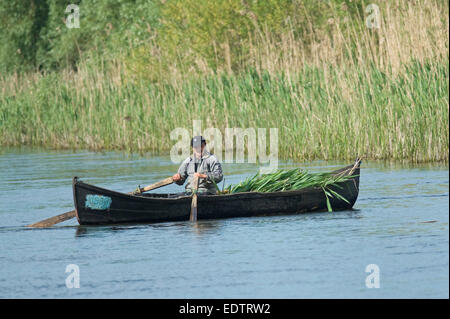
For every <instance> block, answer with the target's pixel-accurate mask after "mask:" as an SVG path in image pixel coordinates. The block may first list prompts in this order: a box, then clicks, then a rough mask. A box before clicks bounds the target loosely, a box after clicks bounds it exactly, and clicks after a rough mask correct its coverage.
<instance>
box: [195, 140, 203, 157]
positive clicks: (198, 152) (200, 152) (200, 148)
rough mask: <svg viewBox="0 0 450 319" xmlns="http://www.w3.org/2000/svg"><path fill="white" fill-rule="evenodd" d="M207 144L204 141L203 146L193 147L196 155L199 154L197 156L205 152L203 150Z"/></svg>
mask: <svg viewBox="0 0 450 319" xmlns="http://www.w3.org/2000/svg"><path fill="white" fill-rule="evenodd" d="M205 145H206V144H205V143H202V145H201V146H194V147H193V149H194V155H195V156H197V157H200V156H201V155H202V153H203V150H204V149H205Z"/></svg>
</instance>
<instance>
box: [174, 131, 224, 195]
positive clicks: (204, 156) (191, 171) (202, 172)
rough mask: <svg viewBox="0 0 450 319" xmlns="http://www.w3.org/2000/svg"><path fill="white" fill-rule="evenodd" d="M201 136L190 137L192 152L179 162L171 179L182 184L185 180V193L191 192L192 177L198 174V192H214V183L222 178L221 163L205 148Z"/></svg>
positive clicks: (203, 193) (206, 193)
mask: <svg viewBox="0 0 450 319" xmlns="http://www.w3.org/2000/svg"><path fill="white" fill-rule="evenodd" d="M205 146H206V140H205V139H204V138H203V136H195V137H193V138H192V139H191V147H192V150H193V152H192V153H193V154H192V155H191V156H189V157H188V158H186V159H185V160H184V161H183V163H181V165H180V168H179V169H178V173H176V174H175V175H173V181H174V182H175V183H177V184H178V185H183V184H184V182H185V181H186V180H187V184H186V194H192V188H193V185H192V184H193V181H194V177H195V176H198V178H199V179H198V191H197V192H198V194H201V195H214V194H216V191H217V187H216V184H217V183H219V182H220V181H221V180H222V179H223V173H222V165H220V162H219V161H218V160H217V158H216V157H215V156H214V155H213V154H211V153H209V152H208V151H207V150H206V149H205Z"/></svg>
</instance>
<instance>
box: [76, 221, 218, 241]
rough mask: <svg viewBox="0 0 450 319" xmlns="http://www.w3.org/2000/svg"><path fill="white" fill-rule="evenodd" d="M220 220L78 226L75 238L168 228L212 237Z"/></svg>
mask: <svg viewBox="0 0 450 319" xmlns="http://www.w3.org/2000/svg"><path fill="white" fill-rule="evenodd" d="M220 224H221V221H220V220H199V221H197V222H195V223H194V222H190V221H182V222H165V223H155V224H137V225H136V224H135V223H133V224H120V225H118V224H117V225H106V226H105V225H102V226H95V225H92V226H88V225H78V226H76V227H75V228H76V229H75V237H86V236H91V235H94V236H95V235H100V234H104V233H113V232H122V231H131V230H136V229H145V228H147V229H148V228H152V229H163V228H168V229H172V230H181V231H182V232H184V233H185V232H193V233H195V234H196V235H206V234H208V235H210V234H213V233H216V232H217V231H218V230H219V228H220Z"/></svg>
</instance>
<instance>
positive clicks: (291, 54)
mask: <svg viewBox="0 0 450 319" xmlns="http://www.w3.org/2000/svg"><path fill="white" fill-rule="evenodd" d="M39 3H44V4H45V3H48V5H46V6H42V5H41V6H40V5H35V6H34V8H31V9H30V8H27V7H23V6H22V7H23V8H22V7H21V8H18V7H17V8H16V7H14V6H15V5H14V4H11V2H7V3H6V2H5V3H2V4H1V5H0V6H3V7H4V8H3V9H4V10H3V11H0V12H2V13H1V14H3V15H7V16H6V17H3V18H4V19H2V20H0V21H2V22H1V23H3V24H8V23H9V24H10V25H14V22H15V20H14V19H17V16H20V14H22V15H24V16H26V15H31V16H32V17H33V19H34V20H33V19H32V18H30V20H33V21H34V23H32V22H29V21H28V22H24V23H18V22H17V21H16V23H17V24H18V25H17V29H15V33H14V32H12V31H8V30H11V29H5V28H4V27H5V25H2V29H3V31H0V40H2V42H3V43H5V46H2V48H0V57H1V59H0V60H1V62H0V70H1V76H0V144H1V145H3V146H17V145H39V146H45V147H50V148H76V149H78V148H88V149H93V150H102V149H123V150H128V151H142V152H144V151H158V152H168V151H169V150H170V148H171V147H172V145H173V144H174V143H175V141H171V140H170V132H171V131H172V130H173V129H174V128H176V127H185V128H188V129H189V128H191V126H192V121H193V120H195V119H201V120H203V127H204V128H207V127H216V128H219V129H221V130H222V131H223V130H224V129H225V128H226V127H242V128H246V127H253V128H258V127H260V128H270V127H275V128H278V129H279V155H280V157H281V158H285V159H293V160H309V159H354V158H355V157H356V155H358V154H359V155H363V156H365V157H366V158H370V159H396V160H408V161H412V162H425V161H448V153H449V149H448V145H449V131H448V128H449V126H448V120H449V117H448V113H449V107H448V103H449V101H448V89H449V62H448V58H449V56H448V22H449V21H448V3H447V2H446V1H437V0H436V1H380V2H379V3H376V8H378V10H379V15H378V16H376V15H377V9H376V8H375V7H373V5H372V6H369V4H371V3H369V2H367V1H366V2H364V1H350V0H348V1H337V0H336V1H311V2H310V1H306V2H305V3H303V2H302V1H282V0H271V1H264V2H262V1H261V2H260V1H249V0H248V1H242V0H239V1H238V0H229V1H223V2H211V1H206V0H204V1H203V0H201V1H200V0H196V1H194V0H192V1H191V0H187V1H174V0H172V1H171V0H167V1H155V2H147V1H131V0H123V1H109V0H99V1H81V2H80V1H78V3H79V4H80V28H79V29H68V28H66V27H65V25H64V24H63V23H61V16H60V15H61V12H62V17H64V9H65V5H64V4H62V3H61V4H58V3H59V2H54V1H52V2H50V1H48V2H46V1H42V2H39ZM8 10H10V11H11V10H18V12H19V13H18V14H17V15H16V16H14V15H12V14H9V13H8V12H9V11H8ZM33 10H34V11H33ZM366 10H367V12H366ZM57 13H58V14H57ZM66 15H67V14H66ZM377 17H378V18H379V20H377V19H378V18H377ZM20 21H22V20H20ZM5 30H6V31H5ZM13 30H14V28H13ZM27 37H28V39H33V40H29V41H23V39H25V40H26V39H27ZM36 39H37V40H36Z"/></svg>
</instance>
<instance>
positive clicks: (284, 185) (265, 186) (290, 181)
mask: <svg viewBox="0 0 450 319" xmlns="http://www.w3.org/2000/svg"><path fill="white" fill-rule="evenodd" d="M352 177H353V176H347V175H333V174H331V173H310V172H308V171H306V170H302V169H298V168H294V169H288V170H282V169H279V170H277V171H275V172H274V173H270V174H259V173H257V174H256V175H254V176H252V177H249V178H247V179H246V180H244V181H242V182H240V183H239V184H236V185H229V186H228V187H226V188H225V189H224V190H222V191H220V192H219V194H233V193H242V192H262V193H268V192H280V191H290V190H299V189H304V188H322V190H323V192H324V193H325V196H326V199H327V207H328V211H330V212H331V211H332V208H331V204H330V198H333V197H335V198H337V199H340V200H343V201H345V202H347V203H348V200H347V199H345V198H344V197H343V196H342V195H340V194H338V193H337V192H336V191H335V190H333V189H331V186H334V187H336V188H341V186H340V185H339V183H341V182H344V181H346V180H348V179H350V178H352Z"/></svg>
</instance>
